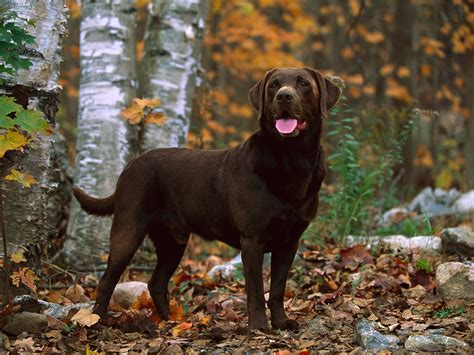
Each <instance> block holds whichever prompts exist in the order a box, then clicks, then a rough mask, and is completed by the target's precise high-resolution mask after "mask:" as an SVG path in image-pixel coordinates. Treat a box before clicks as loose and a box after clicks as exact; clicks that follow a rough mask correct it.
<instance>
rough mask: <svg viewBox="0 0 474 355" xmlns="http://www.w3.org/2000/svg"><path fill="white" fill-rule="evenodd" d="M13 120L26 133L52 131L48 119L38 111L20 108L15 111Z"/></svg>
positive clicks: (46, 132) (47, 132)
mask: <svg viewBox="0 0 474 355" xmlns="http://www.w3.org/2000/svg"><path fill="white" fill-rule="evenodd" d="M13 122H14V123H15V124H16V125H18V126H20V127H21V128H22V129H24V130H25V131H26V132H28V133H42V134H51V133H53V130H52V129H51V127H50V125H49V123H48V121H46V120H45V119H44V118H43V115H42V114H41V112H39V111H31V110H25V109H23V108H22V109H21V110H19V111H17V112H16V117H15V118H14V119H13Z"/></svg>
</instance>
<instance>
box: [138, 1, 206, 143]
mask: <svg viewBox="0 0 474 355" xmlns="http://www.w3.org/2000/svg"><path fill="white" fill-rule="evenodd" d="M208 7H209V1H208V0H180V1H168V0H154V1H153V3H152V4H151V6H150V15H149V19H148V24H147V29H146V33H145V48H144V56H143V69H144V80H143V83H142V85H143V93H144V95H145V96H146V97H150V98H156V97H158V98H159V99H160V100H161V108H159V109H158V110H161V111H162V112H163V113H164V115H165V118H166V120H165V123H164V124H163V125H155V124H149V125H146V126H145V132H144V136H143V142H142V147H141V150H142V151H144V152H145V151H148V150H151V149H155V148H160V147H178V146H181V145H183V144H184V142H185V141H186V138H187V135H188V131H189V122H190V118H191V109H192V102H193V96H194V90H195V87H196V85H197V84H198V80H197V78H198V76H197V73H198V71H199V70H200V67H201V55H202V44H203V34H204V25H205V23H206V16H207V12H208Z"/></svg>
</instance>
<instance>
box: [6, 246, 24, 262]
mask: <svg viewBox="0 0 474 355" xmlns="http://www.w3.org/2000/svg"><path fill="white" fill-rule="evenodd" d="M24 253H25V251H24V250H23V249H18V250H17V251H16V252H14V253H12V255H10V260H11V261H13V262H14V263H15V264H19V263H22V262H25V261H26V258H25V255H24Z"/></svg>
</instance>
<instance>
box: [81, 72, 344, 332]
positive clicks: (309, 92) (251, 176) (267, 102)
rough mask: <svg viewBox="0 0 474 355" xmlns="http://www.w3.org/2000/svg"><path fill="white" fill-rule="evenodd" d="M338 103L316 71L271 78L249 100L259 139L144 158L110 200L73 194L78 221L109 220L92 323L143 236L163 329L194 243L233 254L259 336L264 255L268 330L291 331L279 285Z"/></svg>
mask: <svg viewBox="0 0 474 355" xmlns="http://www.w3.org/2000/svg"><path fill="white" fill-rule="evenodd" d="M339 96H340V90H339V88H338V87H337V86H335V85H334V84H333V83H331V81H329V80H328V79H327V78H325V77H324V76H323V75H322V74H321V73H320V72H319V71H317V70H314V69H312V68H308V67H304V68H277V69H272V70H270V71H268V72H267V73H266V74H265V75H264V77H263V78H262V79H261V80H259V81H258V82H257V83H256V84H255V85H254V86H253V87H252V88H251V90H250V92H249V100H250V102H251V104H252V105H253V107H254V108H255V109H256V110H257V111H258V121H259V129H258V130H257V131H256V132H255V133H254V134H253V135H252V136H251V137H250V138H249V139H247V140H246V141H244V142H243V143H241V144H240V145H238V146H236V147H234V148H231V149H224V150H198V149H184V148H163V149H156V150H152V151H149V152H147V153H145V154H143V155H141V156H139V157H137V158H135V159H133V160H132V161H130V162H129V163H128V165H127V166H126V167H125V168H124V170H123V172H122V173H121V175H120V177H119V179H118V182H117V187H116V190H115V192H114V194H113V195H111V196H109V197H106V198H103V199H99V198H94V197H91V196H89V195H87V194H86V193H85V192H83V191H82V190H80V189H78V188H75V189H74V195H75V197H76V198H77V200H78V201H79V203H80V204H81V206H82V208H83V209H84V210H85V211H87V212H88V213H91V214H94V215H99V216H103V215H112V214H113V215H114V217H113V222H112V228H111V232H110V254H109V258H108V264H107V269H106V271H105V273H104V275H103V276H102V278H101V279H100V282H99V286H98V292H97V298H96V303H95V308H94V311H95V313H96V314H98V315H99V316H101V317H104V316H106V314H107V307H108V304H109V301H110V297H111V295H112V292H113V290H114V288H115V286H116V284H117V282H118V281H119V279H120V277H121V275H122V273H123V271H124V270H125V268H126V267H127V265H128V263H129V262H130V260H131V259H132V257H133V255H134V254H135V252H136V250H137V248H138V247H139V245H140V244H141V243H142V241H143V239H144V238H145V236H146V235H148V236H149V237H150V238H151V240H152V241H153V243H154V245H155V248H156V255H157V263H156V268H155V270H154V272H153V275H152V276H151V279H150V281H149V283H148V288H149V291H150V294H151V297H152V299H153V302H154V304H155V306H156V309H157V312H158V314H159V316H160V317H161V318H162V319H164V320H167V319H168V317H169V313H170V310H169V300H168V282H169V280H170V278H171V276H172V275H173V273H174V272H175V270H176V268H177V267H178V264H179V262H180V260H181V258H182V256H183V253H184V250H185V247H186V244H187V242H188V239H189V236H190V234H191V233H196V234H198V235H200V236H201V237H203V238H204V239H207V240H220V241H223V242H225V243H227V244H229V245H231V246H233V247H234V248H238V249H241V250H242V263H243V270H244V277H245V287H246V292H247V311H248V324H249V329H251V330H254V329H259V330H264V331H265V330H268V322H267V318H266V315H265V298H264V291H263V277H262V263H263V255H264V253H267V252H271V287H270V296H269V299H268V302H267V305H268V307H269V309H270V312H271V325H272V327H273V328H274V329H289V330H296V329H298V327H299V325H298V322H297V321H295V320H293V319H289V318H288V317H287V316H286V314H285V311H284V308H283V299H284V292H285V286H286V280H287V277H288V272H289V269H290V267H291V265H292V263H293V260H294V257H295V254H296V250H297V247H298V242H299V239H300V237H301V235H302V234H303V232H304V231H305V229H306V228H307V226H308V224H309V223H310V221H311V220H312V219H313V218H314V217H315V216H316V211H317V208H318V192H319V190H320V188H321V184H322V182H323V180H324V178H325V175H326V166H325V158H324V151H323V148H322V147H321V145H320V139H321V133H322V121H323V119H324V118H325V117H326V116H327V113H328V110H329V109H330V108H331V107H333V106H334V105H335V104H336V102H337V100H338V98H339Z"/></svg>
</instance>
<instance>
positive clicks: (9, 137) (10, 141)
mask: <svg viewBox="0 0 474 355" xmlns="http://www.w3.org/2000/svg"><path fill="white" fill-rule="evenodd" d="M27 143H28V139H27V138H26V137H25V136H23V135H22V134H20V133H18V132H16V131H7V133H6V134H5V135H0V158H3V156H4V155H5V153H6V152H7V151H8V150H21V149H22V148H23V147H24V146H25V144H27Z"/></svg>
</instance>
